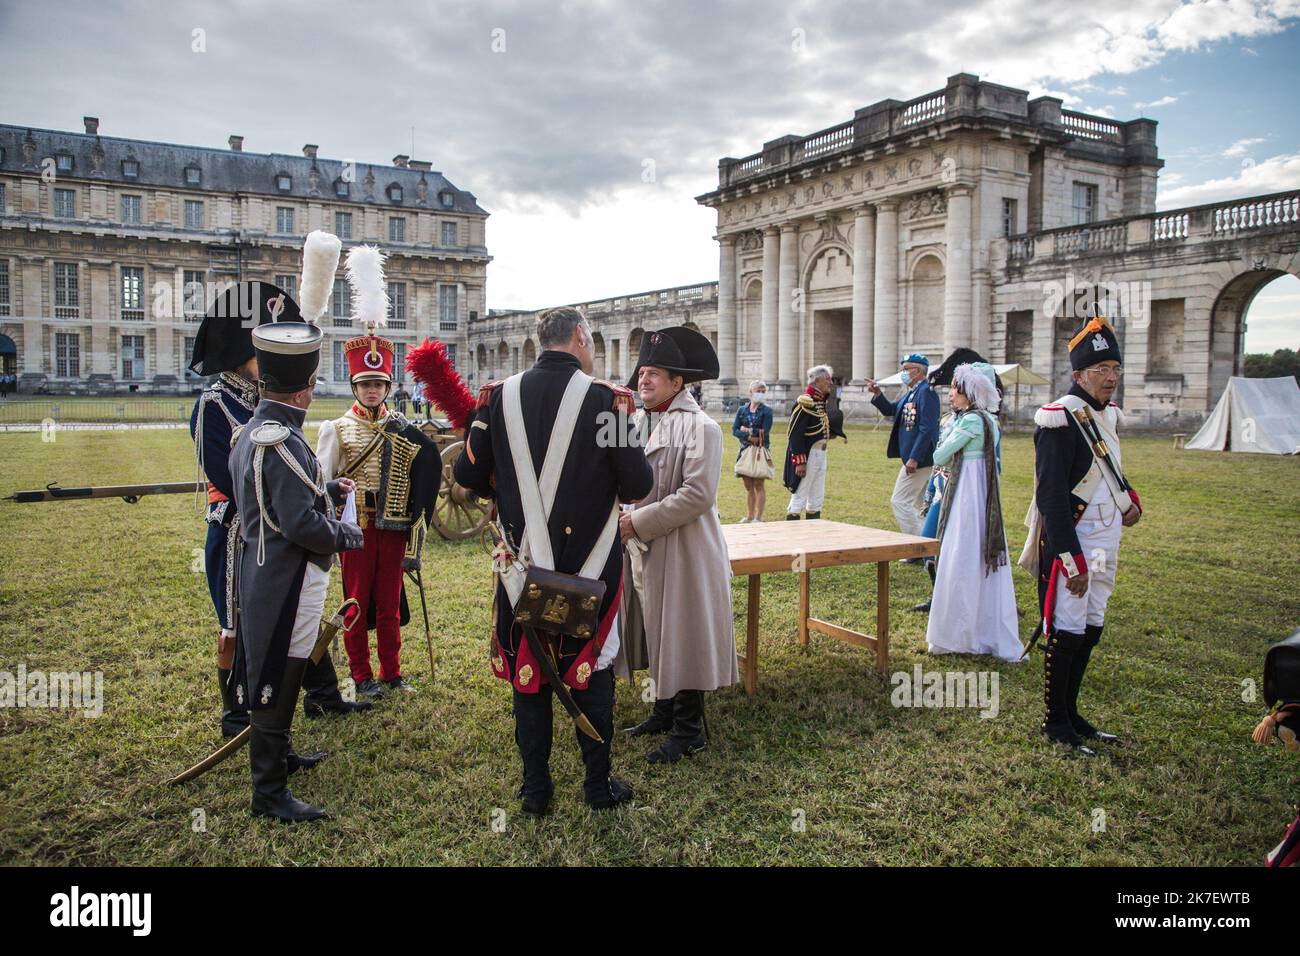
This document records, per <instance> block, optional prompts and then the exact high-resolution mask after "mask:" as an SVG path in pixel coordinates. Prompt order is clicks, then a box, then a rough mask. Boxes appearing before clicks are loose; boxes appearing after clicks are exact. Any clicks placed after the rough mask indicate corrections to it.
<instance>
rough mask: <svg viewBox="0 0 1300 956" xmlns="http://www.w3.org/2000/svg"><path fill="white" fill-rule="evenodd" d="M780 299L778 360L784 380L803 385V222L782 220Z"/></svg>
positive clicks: (778, 311) (781, 378)
mask: <svg viewBox="0 0 1300 956" xmlns="http://www.w3.org/2000/svg"><path fill="white" fill-rule="evenodd" d="M780 256H781V269H780V285H779V289H780V303H779V306H778V309H777V315H778V319H777V323H778V328H779V329H780V330H781V331H780V338H781V346H780V353H779V356H780V361H779V362H778V364H777V369H778V372H779V378H780V381H782V382H788V383H790V384H792V385H799V384H801V383H802V381H803V375H802V370H801V369H800V368H799V319H800V317H801V314H802V307H801V309H800V312H795V301H794V297H795V290H796V289H797V288H798V286H799V226H798V225H797V224H796V223H793V222H784V223H782V224H781V253H780Z"/></svg>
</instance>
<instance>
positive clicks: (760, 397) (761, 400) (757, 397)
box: [749, 392, 767, 405]
mask: <svg viewBox="0 0 1300 956" xmlns="http://www.w3.org/2000/svg"><path fill="white" fill-rule="evenodd" d="M749 399H750V401H752V402H753V403H754V404H756V405H766V404H767V393H766V392H755V393H754V394H753V395H751V396H749Z"/></svg>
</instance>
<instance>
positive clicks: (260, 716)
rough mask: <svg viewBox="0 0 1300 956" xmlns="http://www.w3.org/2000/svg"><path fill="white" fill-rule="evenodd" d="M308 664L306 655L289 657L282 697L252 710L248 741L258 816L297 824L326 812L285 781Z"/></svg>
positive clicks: (282, 683) (255, 809)
mask: <svg viewBox="0 0 1300 956" xmlns="http://www.w3.org/2000/svg"><path fill="white" fill-rule="evenodd" d="M306 666H307V661H306V659H304V658H295V657H291V658H289V660H288V661H286V662H285V665H284V679H283V680H282V681H281V684H280V689H279V693H280V699H279V700H278V701H276V702H275V705H274V706H273V707H272V708H271V709H270V710H255V711H253V713H252V718H253V720H252V725H253V733H252V736H251V737H250V738H249V741H248V760H249V764H250V766H251V767H252V771H253V804H252V811H253V816H255V817H275V818H276V819H277V820H283V821H285V822H287V823H298V822H301V821H303V820H319V819H321V818H322V817H324V816H326V815H327V814H326V813H325V811H324V810H322V809H320V808H319V807H313V806H311V805H310V804H307V803H303V802H302V801H301V800H299V799H297V798H296V797H295V796H294V795H293V792H292V791H291V790H290V789H289V787H288V786H287V783H286V781H287V780H288V777H289V751H290V746H289V726H290V724H292V723H293V711H294V708H295V707H297V705H298V690H299V688H300V687H301V686H302V675H303V670H304V669H305V668H306Z"/></svg>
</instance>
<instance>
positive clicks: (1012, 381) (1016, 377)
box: [876, 363, 1047, 388]
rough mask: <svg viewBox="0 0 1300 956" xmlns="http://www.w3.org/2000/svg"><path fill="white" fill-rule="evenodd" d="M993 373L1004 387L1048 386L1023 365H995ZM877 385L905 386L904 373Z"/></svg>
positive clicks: (884, 386) (881, 380)
mask: <svg viewBox="0 0 1300 956" xmlns="http://www.w3.org/2000/svg"><path fill="white" fill-rule="evenodd" d="M993 371H995V372H997V373H998V377H999V378H1001V379H1002V384H1003V385H1046V384H1047V379H1045V378H1043V376H1041V375H1039V374H1038V373H1037V372H1034V371H1031V370H1030V369H1027V368H1025V367H1024V366H1023V365H1017V364H1014V363H1013V364H1011V365H994V366H993ZM876 384H877V385H879V386H880V387H881V388H889V387H891V386H895V385H904V384H906V383H905V382H904V381H903V373H902V372H901V371H898V372H895V373H894V374H893V375H891V376H889V378H882V379H877V380H876Z"/></svg>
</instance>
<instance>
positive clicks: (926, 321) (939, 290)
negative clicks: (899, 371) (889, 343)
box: [906, 252, 945, 353]
mask: <svg viewBox="0 0 1300 956" xmlns="http://www.w3.org/2000/svg"><path fill="white" fill-rule="evenodd" d="M910 278H911V282H910V283H909V284H910V286H911V288H910V290H909V291H910V303H909V310H908V311H909V313H910V315H911V319H912V322H911V333H912V335H911V341H910V342H909V343H908V345H907V348H906V351H911V350H913V349H918V350H920V349H923V350H926V351H934V350H936V349H937V350H938V351H939V352H940V353H942V352H943V308H944V279H945V272H944V265H943V261H942V260H941V259H940V258H939V257H938V256H937V255H936V254H935V253H933V252H927V253H925V254H924V255H922V256H920V257H918V258H917V260H916V261H915V262H914V263H913V264H912V271H911V274H910Z"/></svg>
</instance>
